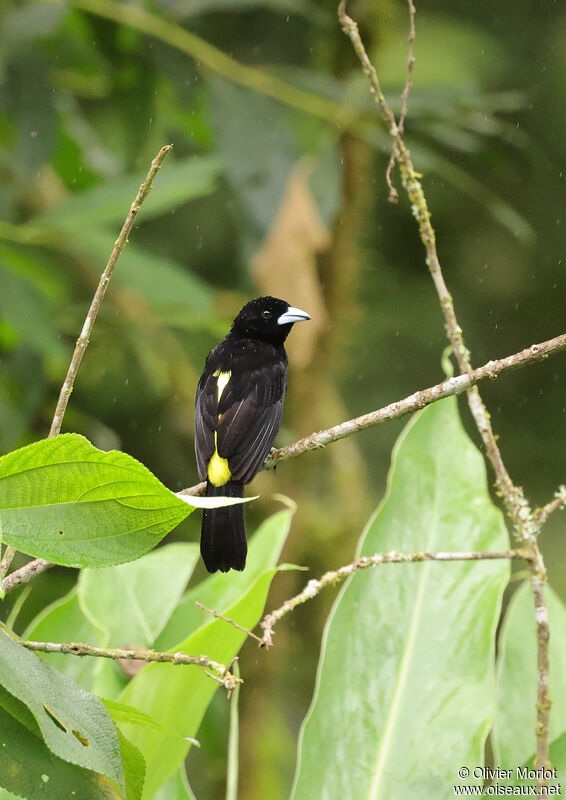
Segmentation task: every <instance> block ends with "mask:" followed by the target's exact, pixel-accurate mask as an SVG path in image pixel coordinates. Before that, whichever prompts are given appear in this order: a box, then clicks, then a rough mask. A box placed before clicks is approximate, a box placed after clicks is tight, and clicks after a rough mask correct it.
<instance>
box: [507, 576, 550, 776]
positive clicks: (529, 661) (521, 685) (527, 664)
mask: <svg viewBox="0 0 566 800" xmlns="http://www.w3.org/2000/svg"><path fill="white" fill-rule="evenodd" d="M545 597H546V601H547V604H548V620H549V625H550V630H551V632H552V635H551V637H550V696H551V698H552V712H551V714H550V738H551V740H554V739H558V738H559V737H560V736H561V735H562V734H563V733H565V732H566V608H565V607H564V604H563V602H562V601H561V600H560V598H559V597H558V595H557V594H556V593H555V592H554V591H553V590H552V589H551V588H550V586H547V587H546V589H545ZM536 696H537V645H536V632H535V607H534V600H533V595H532V592H531V589H530V586H529V584H528V583H524V584H523V585H522V586H521V587H520V588H519V589H518V590H517V591H516V592H515V594H514V595H513V598H512V600H511V602H510V603H509V607H508V609H507V613H506V615H505V619H504V620H503V625H502V627H501V635H500V637H499V659H498V665H497V714H496V717H495V724H494V727H493V733H492V742H493V749H494V753H495V758H496V762H497V764H498V765H499V766H500V767H503V768H511V769H515V767H516V766H517V765H518V764H523V763H524V762H526V761H527V760H528V759H529V757H530V756H531V754H532V753H533V752H534V750H535V726H536Z"/></svg>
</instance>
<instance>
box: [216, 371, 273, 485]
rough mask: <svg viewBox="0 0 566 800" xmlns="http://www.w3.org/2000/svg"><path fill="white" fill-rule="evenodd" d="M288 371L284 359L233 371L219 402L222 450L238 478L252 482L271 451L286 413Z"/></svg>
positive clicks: (222, 455) (220, 447) (219, 429)
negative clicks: (251, 368)
mask: <svg viewBox="0 0 566 800" xmlns="http://www.w3.org/2000/svg"><path fill="white" fill-rule="evenodd" d="M286 373H287V370H286V364H285V363H284V362H283V361H282V360H277V361H275V362H271V363H269V364H264V365H262V366H260V367H258V368H257V369H254V370H253V371H251V372H244V373H242V374H240V375H238V374H235V372H234V371H233V372H232V375H231V377H230V381H229V382H228V384H227V385H226V388H225V390H224V392H223V393H222V397H221V400H220V403H219V406H218V414H219V418H218V453H219V455H220V456H221V457H222V458H227V459H228V466H229V467H230V472H231V473H232V478H233V479H234V480H237V481H241V482H242V483H249V481H251V480H252V479H253V477H254V476H255V475H256V473H257V472H258V471H259V470H260V468H261V466H262V465H263V462H264V461H265V459H266V458H267V456H268V455H269V451H270V450H271V446H272V444H273V442H274V440H275V437H276V436H277V432H278V430H279V426H280V424H281V417H282V415H283V401H284V400H285V388H286V381H287V374H286Z"/></svg>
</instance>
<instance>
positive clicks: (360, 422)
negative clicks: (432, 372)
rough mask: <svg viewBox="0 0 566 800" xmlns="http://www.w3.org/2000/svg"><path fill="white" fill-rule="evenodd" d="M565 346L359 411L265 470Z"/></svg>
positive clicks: (562, 341) (538, 348)
mask: <svg viewBox="0 0 566 800" xmlns="http://www.w3.org/2000/svg"><path fill="white" fill-rule="evenodd" d="M565 349H566V334H561V335H560V336H556V337H554V339H548V340H547V341H545V342H539V343H538V344H533V345H531V346H530V347H527V348H526V349H525V350H521V351H520V352H519V353H514V354H513V355H511V356H506V357H505V358H498V359H495V360H493V361H488V362H487V364H484V365H483V366H482V367H478V368H477V369H474V370H472V371H471V372H466V373H464V374H462V375H457V376H456V377H454V378H448V379H447V380H445V381H442V383H437V384H436V385H435V386H430V387H429V388H428V389H421V390H419V391H417V392H413V394H410V395H408V397H404V398H403V399H402V400H396V401H395V402H394V403H390V404H389V405H387V406H384V407H383V408H378V409H377V410H376V411H370V412H369V413H368V414H362V416H360V417H355V418H354V419H349V420H347V421H346V422H341V423H339V424H338V425H334V426H333V427H332V428H327V429H325V430H323V431H317V432H315V433H311V434H310V435H309V436H305V437H304V438H303V439H299V440H298V441H297V442H294V443H293V444H289V445H287V446H286V447H281V448H279V449H278V450H275V451H274V452H273V453H272V454H271V455H270V456H269V458H268V459H267V461H266V462H265V469H273V468H275V467H277V466H278V465H279V464H281V463H283V462H284V461H287V460H288V459H290V458H295V457H296V456H300V455H302V454H303V453H307V452H308V451H310V450H318V449H320V448H322V447H326V445H328V444H332V442H337V441H339V440H340V439H344V438H346V437H347V436H351V435H352V434H354V433H359V432H360V431H363V430H366V429H367V428H373V427H375V426H376V425H381V424H383V423H384V422H390V421H391V420H394V419H400V418H401V417H405V416H407V415H408V414H413V413H414V412H415V411H419V410H420V409H421V408H425V407H426V406H428V405H430V404H431V403H435V402H436V401H437V400H441V399H442V398H443V397H449V396H451V395H458V394H462V392H465V391H467V390H469V389H470V387H471V386H474V385H475V384H476V383H479V382H480V381H485V380H488V379H489V380H494V379H495V378H498V377H499V376H500V375H502V374H503V373H504V372H510V371H511V370H514V369H520V368H521V367H526V366H528V365H529V364H534V363H536V362H537V361H543V360H545V359H547V358H549V357H550V356H552V355H554V354H555V353H559V352H561V351H562V350H565ZM205 486H206V484H205V483H197V484H196V485H195V486H191V487H190V488H188V489H184V490H183V491H182V492H180V494H188V495H198V494H201V493H202V492H204V489H205Z"/></svg>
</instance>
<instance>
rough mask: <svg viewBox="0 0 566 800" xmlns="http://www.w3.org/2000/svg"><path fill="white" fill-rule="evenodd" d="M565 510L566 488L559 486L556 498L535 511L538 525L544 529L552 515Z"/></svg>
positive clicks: (555, 494)
mask: <svg viewBox="0 0 566 800" xmlns="http://www.w3.org/2000/svg"><path fill="white" fill-rule="evenodd" d="M564 508H566V486H559V487H558V489H557V490H556V492H555V493H554V498H553V499H552V500H550V501H549V502H548V503H546V505H544V506H542V507H541V508H537V510H536V511H535V514H534V516H535V521H536V523H537V525H538V526H539V527H542V526H543V525H544V523H545V522H546V521H547V519H548V518H549V517H550V515H551V514H554V512H555V511H562V509H564Z"/></svg>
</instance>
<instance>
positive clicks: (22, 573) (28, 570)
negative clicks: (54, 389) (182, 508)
mask: <svg viewBox="0 0 566 800" xmlns="http://www.w3.org/2000/svg"><path fill="white" fill-rule="evenodd" d="M172 149H173V145H172V144H166V145H165V146H164V147H162V148H161V150H160V151H159V153H158V154H157V155H156V156H155V158H154V159H153V161H152V162H151V166H150V168H149V171H148V173H147V175H146V177H145V180H144V181H143V183H142V184H141V186H140V188H139V189H138V192H137V194H136V197H135V199H134V201H133V203H132V205H131V206H130V210H129V212H128V216H127V217H126V219H125V221H124V224H123V225H122V230H121V231H120V234H119V236H118V238H117V239H116V242H115V244H114V247H113V249H112V252H111V253H110V258H109V259H108V263H107V264H106V267H105V268H104V272H103V273H102V275H101V276H100V281H99V283H98V286H97V288H96V292H95V293H94V297H93V298H92V302H91V304H90V308H89V310H88V313H87V315H86V319H85V321H84V324H83V328H82V331H81V333H80V336H79V338H78V339H77V342H76V344H75V349H74V351H73V355H72V358H71V362H70V364H69V369H68V370H67V375H66V376H65V380H64V381H63V385H62V387H61V391H60V393H59V399H58V401H57V407H56V408H55V413H54V415H53V421H52V423H51V428H50V430H49V437H52V436H57V434H58V433H60V431H61V425H62V424H63V417H64V416H65V411H66V410H67V404H68V402H69V397H70V396H71V392H72V391H73V386H74V383H75V378H76V377H77V372H78V370H79V367H80V365H81V361H82V359H83V356H84V353H85V350H86V348H87V345H88V343H89V340H90V335H91V333H92V328H93V326H94V323H95V321H96V317H97V315H98V311H99V309H100V305H101V303H102V300H103V299H104V295H105V293H106V289H107V288H108V284H109V283H110V278H111V277H112V273H113V272H114V267H115V266H116V263H117V261H118V259H119V258H120V255H121V253H122V251H123V249H124V247H125V246H126V244H127V243H128V236H129V235H130V231H131V230H132V226H133V224H134V222H135V219H136V216H137V214H138V211H139V210H140V208H141V205H142V203H143V202H144V200H145V199H146V197H147V196H148V194H149V192H150V191H151V187H152V185H153V181H154V178H155V176H156V175H157V173H158V171H159V169H160V168H161V165H162V164H163V161H164V160H165V157H166V156H167V154H168V153H170V152H171V150H172ZM9 551H12V548H6V552H5V553H4V558H3V559H2V563H1V564H0V596H3V595H4V594H5V593H6V592H9V591H10V590H11V589H14V588H15V587H16V586H19V585H20V584H22V583H27V582H28V581H30V580H31V579H32V578H34V577H35V576H36V575H39V574H40V573H42V572H45V570H47V569H49V568H50V567H52V566H53V565H52V564H50V563H49V562H48V561H44V560H43V559H42V558H37V559H35V560H34V561H30V562H29V564H26V565H25V566H24V567H22V568H21V569H19V570H16V572H14V573H12V575H9V576H8V577H7V578H5V577H4V576H5V575H6V573H7V571H8V569H9V567H10V564H11V562H12V558H13V556H14V553H15V551H13V552H9ZM7 557H9V558H7ZM5 562H6V563H7V566H6V567H5V569H4V566H5Z"/></svg>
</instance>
